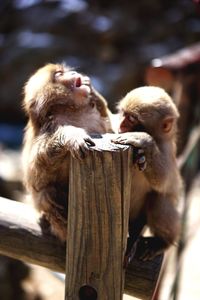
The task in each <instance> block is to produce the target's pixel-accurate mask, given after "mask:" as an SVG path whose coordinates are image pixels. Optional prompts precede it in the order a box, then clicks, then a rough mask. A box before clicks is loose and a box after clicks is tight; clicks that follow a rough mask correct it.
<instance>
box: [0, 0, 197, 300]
mask: <svg viewBox="0 0 200 300" xmlns="http://www.w3.org/2000/svg"><path fill="white" fill-rule="evenodd" d="M49 62H65V63H67V64H68V65H70V66H72V67H74V68H75V69H76V70H78V71H80V72H83V73H86V74H87V75H89V76H90V77H91V80H92V83H93V85H94V86H95V87H96V89H97V90H98V91H99V92H100V93H102V94H103V96H104V97H105V98H106V99H107V101H108V103H109V107H110V108H111V109H112V110H113V112H114V111H115V105H116V102H117V101H119V100H120V99H121V98H122V97H123V96H124V95H125V94H126V93H127V92H128V91H130V90H131V89H133V88H135V87H138V86H141V85H145V84H149V85H157V86H161V87H163V88H165V89H166V90H167V91H168V92H169V93H170V94H171V95H172V97H173V99H174V101H175V103H176V104H177V106H178V107H179V110H180V112H181V117H180V121H179V138H178V156H179V159H178V162H179V165H180V168H181V172H182V175H183V177H184V180H185V197H184V199H183V203H182V205H181V207H182V208H181V209H182V213H183V226H182V236H181V242H180V244H179V246H178V247H174V249H172V250H170V251H171V252H170V254H172V255H168V258H167V263H166V264H165V268H164V271H163V275H162V278H161V279H162V280H161V284H160V285H159V289H158V292H157V294H156V296H155V299H159V300H168V299H174V300H175V299H180V300H184V299H187V300H188V299H190V300H195V299H200V286H199V280H200V262H199V258H198V255H199V250H198V249H199V247H200V231H199V226H200V174H199V169H200V159H199V158H200V151H199V150H200V147H199V136H200V3H199V0H193V1H192V0H174V1H161V0H160V1H159V0H151V1H148V0H140V1H128V0H115V1H114V0H110V1H106V0H60V1H54V0H49V1H48V0H46V1H42V0H5V1H0V196H2V197H7V198H9V199H13V200H17V201H21V200H22V199H23V195H24V194H23V187H22V184H21V178H22V173H21V172H22V171H21V162H20V151H21V145H22V137H23V128H24V126H25V123H26V118H25V116H24V113H23V111H22V109H21V102H22V98H23V86H24V83H25V82H26V81H27V80H28V78H29V76H30V75H31V74H32V73H33V72H34V71H35V70H36V69H37V68H39V67H41V66H43V65H44V64H46V63H49ZM169 257H170V259H169ZM193 264H195V268H194V267H192V268H191V266H192V265H193ZM51 282H52V284H51ZM63 295H64V285H63V283H62V281H60V280H58V279H56V278H55V277H54V276H53V275H52V274H50V273H48V272H47V271H46V270H45V269H42V268H36V267H34V268H32V267H31V268H30V266H28V265H26V264H24V263H22V262H19V261H15V260H11V259H8V258H5V257H0V299H1V300H12V299H15V300H18V299H19V300H22V299H23V300H29V299H30V300H40V299H41V300H46V299H48V300H54V299H63V297H64V296H63ZM126 299H131V298H128V297H127V298H126Z"/></svg>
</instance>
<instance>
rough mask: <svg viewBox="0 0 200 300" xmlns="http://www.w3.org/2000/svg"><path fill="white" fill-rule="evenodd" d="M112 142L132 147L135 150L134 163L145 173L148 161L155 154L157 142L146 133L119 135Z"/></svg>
mask: <svg viewBox="0 0 200 300" xmlns="http://www.w3.org/2000/svg"><path fill="white" fill-rule="evenodd" d="M112 142H114V143H119V144H123V145H132V146H133V147H134V149H135V152H134V154H135V157H134V163H136V164H137V165H138V168H139V170H141V171H144V170H145V169H146V167H147V163H148V159H149V158H150V157H151V156H152V152H154V147H155V142H154V140H153V138H152V137H151V136H150V135H149V134H148V133H146V132H126V133H122V134H119V135H118V136H117V137H116V138H114V139H112Z"/></svg>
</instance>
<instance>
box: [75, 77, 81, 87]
mask: <svg viewBox="0 0 200 300" xmlns="http://www.w3.org/2000/svg"><path fill="white" fill-rule="evenodd" d="M81 85H82V81H81V77H77V78H76V80H75V87H78V88H79V87H80V86H81Z"/></svg>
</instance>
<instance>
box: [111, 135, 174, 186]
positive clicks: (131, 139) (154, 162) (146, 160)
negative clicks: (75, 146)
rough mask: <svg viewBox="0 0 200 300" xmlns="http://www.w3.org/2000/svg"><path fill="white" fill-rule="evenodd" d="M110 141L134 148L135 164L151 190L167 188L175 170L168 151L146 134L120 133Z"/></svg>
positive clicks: (172, 158)
mask: <svg viewBox="0 0 200 300" xmlns="http://www.w3.org/2000/svg"><path fill="white" fill-rule="evenodd" d="M112 141H113V142H115V143H120V144H129V145H132V146H133V147H135V148H136V152H137V151H138V152H139V156H138V155H137V153H136V159H135V163H136V164H137V165H138V167H139V169H140V170H141V171H143V173H144V176H145V177H146V178H147V180H148V182H149V184H150V186H151V188H152V189H155V190H156V191H158V192H159V191H162V192H163V191H165V190H167V189H168V188H169V185H170V184H171V181H172V180H171V177H170V176H171V174H174V173H175V172H174V171H175V169H176V163H175V160H174V157H173V155H172V153H171V151H170V149H168V148H167V147H160V146H159V145H158V144H157V143H156V141H155V140H154V138H153V137H152V136H151V135H150V134H148V133H146V132H127V133H122V134H120V135H118V137H117V138H115V139H113V140H112ZM166 148H167V149H166ZM141 161H142V162H143V164H144V165H143V167H142V168H141V167H140V166H141ZM170 173H171V174H170ZM175 180H176V177H175ZM174 184H175V183H174Z"/></svg>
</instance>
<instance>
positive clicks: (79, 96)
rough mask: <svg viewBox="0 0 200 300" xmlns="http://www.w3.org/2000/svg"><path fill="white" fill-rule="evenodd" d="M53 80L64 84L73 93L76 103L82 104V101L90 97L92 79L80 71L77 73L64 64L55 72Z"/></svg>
mask: <svg viewBox="0 0 200 300" xmlns="http://www.w3.org/2000/svg"><path fill="white" fill-rule="evenodd" d="M53 81H54V82H55V83H56V84H61V85H63V86H64V87H65V88H66V90H69V91H71V93H72V94H73V100H74V104H78V105H81V104H82V103H81V101H83V100H84V101H85V99H88V96H89V95H90V93H91V84H90V79H89V77H87V76H84V75H82V74H80V73H77V72H75V71H72V70H68V69H67V68H63V67H62V66H61V67H60V68H58V70H56V71H54V73H53Z"/></svg>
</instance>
